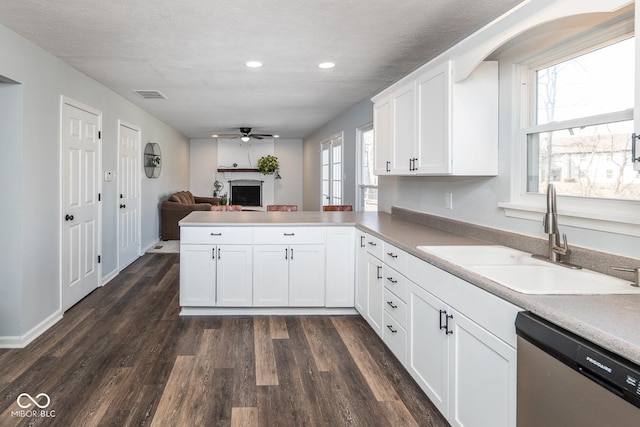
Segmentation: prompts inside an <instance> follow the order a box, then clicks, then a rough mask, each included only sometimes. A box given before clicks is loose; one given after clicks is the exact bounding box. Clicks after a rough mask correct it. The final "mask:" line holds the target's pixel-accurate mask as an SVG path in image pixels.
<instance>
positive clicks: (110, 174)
mask: <svg viewBox="0 0 640 427" xmlns="http://www.w3.org/2000/svg"><path fill="white" fill-rule="evenodd" d="M104 180H105V181H106V182H110V181H113V172H112V171H104Z"/></svg>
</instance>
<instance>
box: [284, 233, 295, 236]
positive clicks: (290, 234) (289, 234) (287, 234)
mask: <svg viewBox="0 0 640 427" xmlns="http://www.w3.org/2000/svg"><path fill="white" fill-rule="evenodd" d="M284 235H285V236H295V235H296V233H284Z"/></svg>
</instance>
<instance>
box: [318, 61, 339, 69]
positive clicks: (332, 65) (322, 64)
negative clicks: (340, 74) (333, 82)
mask: <svg viewBox="0 0 640 427" xmlns="http://www.w3.org/2000/svg"><path fill="white" fill-rule="evenodd" d="M335 66H336V64H334V63H333V62H323V63H321V64H318V68H323V69H328V68H333V67H335Z"/></svg>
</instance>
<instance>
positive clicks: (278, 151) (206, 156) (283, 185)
mask: <svg viewBox="0 0 640 427" xmlns="http://www.w3.org/2000/svg"><path fill="white" fill-rule="evenodd" d="M190 145H191V149H190V181H191V183H190V188H189V189H190V191H191V192H192V193H193V194H194V195H196V196H211V195H213V183H214V181H215V180H216V177H217V176H218V173H217V169H218V164H219V161H218V140H217V139H192V140H191V142H190ZM273 154H274V155H275V156H276V157H277V158H278V160H279V161H280V175H281V176H282V179H279V180H275V188H274V190H275V192H274V203H276V204H291V205H298V206H299V207H302V170H303V165H302V141H301V140H299V139H291V140H287V139H278V140H275V142H274V145H273ZM253 157H254V158H252V159H251V161H252V163H253V165H251V166H253V167H255V163H256V162H257V160H258V158H256V156H253ZM243 158H244V156H243ZM237 163H238V166H239V167H243V166H244V167H247V165H243V164H241V163H240V162H239V161H238V162H237ZM221 166H229V165H221ZM218 179H219V180H220V181H222V182H224V179H222V175H221V174H220V176H218ZM227 185H228V184H227V183H225V188H224V189H223V190H222V192H223V193H224V192H228V191H229V189H228V188H227Z"/></svg>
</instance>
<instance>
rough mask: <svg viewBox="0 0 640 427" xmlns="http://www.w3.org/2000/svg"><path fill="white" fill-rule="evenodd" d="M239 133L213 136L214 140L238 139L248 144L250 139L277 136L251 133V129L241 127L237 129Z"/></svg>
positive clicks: (274, 136)
mask: <svg viewBox="0 0 640 427" xmlns="http://www.w3.org/2000/svg"><path fill="white" fill-rule="evenodd" d="M239 130H240V133H231V134H215V135H213V137H214V138H223V139H236V138H240V140H241V141H242V142H248V141H249V140H250V139H251V138H254V139H264V138H277V137H278V135H271V134H267V133H251V128H245V127H242V128H240V129H239Z"/></svg>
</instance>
